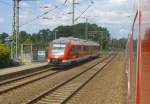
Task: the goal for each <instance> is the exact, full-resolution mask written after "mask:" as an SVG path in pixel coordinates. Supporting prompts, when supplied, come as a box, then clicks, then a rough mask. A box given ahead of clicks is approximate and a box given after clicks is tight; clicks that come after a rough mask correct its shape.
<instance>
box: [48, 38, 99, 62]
mask: <svg viewBox="0 0 150 104" xmlns="http://www.w3.org/2000/svg"><path fill="white" fill-rule="evenodd" d="M99 53H100V45H99V44H98V43H96V42H93V41H87V40H82V39H78V38H73V37H68V38H64V37H62V38H59V39H56V40H53V41H52V42H51V43H50V44H49V49H48V62H49V63H50V64H51V65H70V64H73V63H76V62H80V61H83V60H86V59H89V58H92V57H97V56H98V55H99Z"/></svg>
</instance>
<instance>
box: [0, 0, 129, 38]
mask: <svg viewBox="0 0 150 104" xmlns="http://www.w3.org/2000/svg"><path fill="white" fill-rule="evenodd" d="M64 1H65V0H35V1H34V0H32V1H25V0H24V1H23V0H22V1H21V2H20V25H22V24H24V23H28V24H26V25H24V26H22V27H20V30H25V31H27V32H29V33H34V32H38V31H39V29H43V28H50V29H51V30H52V29H54V28H55V27H57V26H59V25H71V24H72V22H71V21H72V15H71V14H68V13H69V12H71V10H72V8H71V2H72V0H68V1H67V3H66V5H63V3H64ZM129 1H130V0H75V2H78V3H79V4H77V5H76V6H75V18H76V17H78V16H79V15H80V14H81V12H82V11H84V10H85V9H86V8H87V7H88V6H89V5H90V8H89V9H88V10H87V12H86V13H85V14H83V17H88V20H89V22H90V23H96V24H97V25H99V26H102V27H107V28H108V30H109V31H110V33H111V37H116V38H121V37H127V34H128V33H129V30H130V18H129V15H130V13H131V2H129ZM91 2H93V3H91ZM45 6H46V7H48V8H44V7H45ZM56 6H57V8H56V9H54V8H55V7H56ZM48 10H52V11H51V12H49V13H48V14H47V15H45V16H43V17H45V18H48V19H42V18H38V19H36V20H35V21H33V22H30V23H29V22H28V21H30V20H32V19H34V18H36V17H37V16H38V15H40V14H42V13H44V12H46V11H48ZM80 22H85V19H84V18H80V19H78V20H77V21H76V22H75V24H76V23H80ZM11 30H12V0H7V1H6V0H0V33H1V32H6V33H9V34H10V33H11Z"/></svg>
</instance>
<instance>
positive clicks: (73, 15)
mask: <svg viewBox="0 0 150 104" xmlns="http://www.w3.org/2000/svg"><path fill="white" fill-rule="evenodd" d="M74 1H75V0H72V25H74V4H75V3H74Z"/></svg>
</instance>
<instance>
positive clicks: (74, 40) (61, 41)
mask: <svg viewBox="0 0 150 104" xmlns="http://www.w3.org/2000/svg"><path fill="white" fill-rule="evenodd" d="M70 41H71V43H72V44H74V45H92V46H93V45H95V46H99V44H98V43H97V42H94V41H88V40H83V39H79V38H74V37H61V38H59V39H55V40H53V43H57V44H66V43H68V42H70Z"/></svg>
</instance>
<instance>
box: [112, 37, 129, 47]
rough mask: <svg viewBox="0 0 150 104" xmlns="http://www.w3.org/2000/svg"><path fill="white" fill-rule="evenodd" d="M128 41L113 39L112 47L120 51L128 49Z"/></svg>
mask: <svg viewBox="0 0 150 104" xmlns="http://www.w3.org/2000/svg"><path fill="white" fill-rule="evenodd" d="M126 43H127V39H126V38H121V39H112V47H113V48H118V49H125V48H126Z"/></svg>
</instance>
